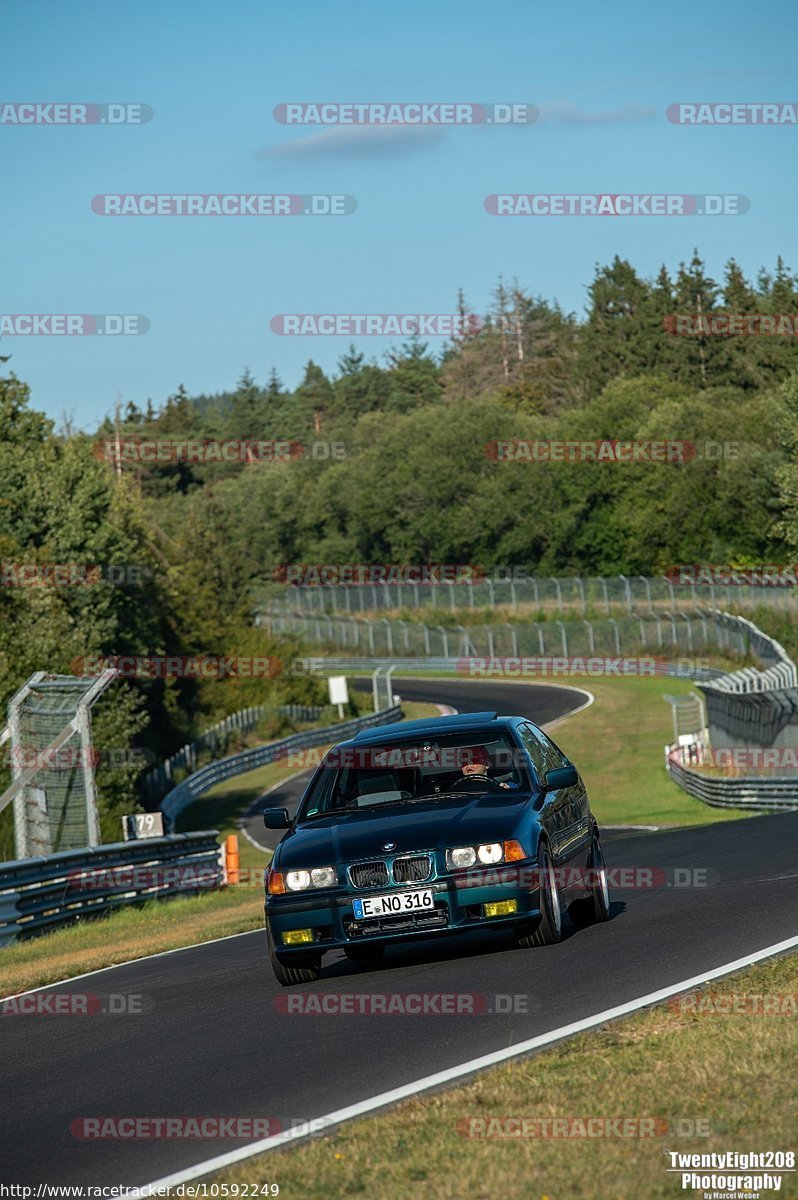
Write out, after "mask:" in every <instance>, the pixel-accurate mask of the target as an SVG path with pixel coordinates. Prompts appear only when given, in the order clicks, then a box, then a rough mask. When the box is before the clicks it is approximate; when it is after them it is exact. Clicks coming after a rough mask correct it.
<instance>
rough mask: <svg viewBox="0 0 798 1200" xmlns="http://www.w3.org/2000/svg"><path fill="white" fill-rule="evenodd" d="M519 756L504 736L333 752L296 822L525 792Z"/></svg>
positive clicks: (525, 780)
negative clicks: (481, 795)
mask: <svg viewBox="0 0 798 1200" xmlns="http://www.w3.org/2000/svg"><path fill="white" fill-rule="evenodd" d="M530 786H531V783H530V780H529V775H528V773H527V770H526V767H525V766H524V764H523V761H522V755H521V754H520V752H519V751H518V750H517V748H516V747H515V746H514V745H513V743H512V742H511V741H510V740H509V738H508V737H507V735H506V734H505V733H504V732H499V731H497V730H495V729H494V730H491V731H487V730H486V731H485V732H484V733H475V732H474V731H473V730H472V731H470V732H468V733H458V734H454V733H453V734H449V735H448V736H447V735H443V736H438V737H434V738H429V739H424V740H419V739H416V740H413V741H405V742H392V743H390V744H386V745H376V744H371V745H364V746H348V747H341V748H338V749H333V750H331V751H330V753H329V754H328V755H327V757H326V758H325V760H324V761H323V762H322V764H321V769H320V770H319V773H318V774H317V775H316V776H315V778H314V779H313V781H312V783H311V786H310V788H309V790H308V792H307V794H306V795H305V797H304V800H303V802H302V805H301V807H300V810H299V812H298V814H297V817H298V820H300V821H305V820H310V819H313V818H315V817H323V816H329V815H330V814H332V813H336V812H341V813H343V812H359V811H369V812H372V811H374V810H375V809H377V808H382V807H387V806H393V807H395V808H397V809H399V808H401V807H407V808H409V807H410V806H412V805H413V804H416V803H419V802H420V801H422V800H431V801H435V800H442V799H444V798H447V799H454V798H455V797H459V798H460V799H461V801H462V803H464V804H465V803H468V802H469V801H470V800H471V799H473V797H474V796H478V795H480V794H484V793H490V794H496V795H501V794H504V793H506V792H510V793H512V792H514V791H519V790H522V789H527V790H528V789H529V788H530Z"/></svg>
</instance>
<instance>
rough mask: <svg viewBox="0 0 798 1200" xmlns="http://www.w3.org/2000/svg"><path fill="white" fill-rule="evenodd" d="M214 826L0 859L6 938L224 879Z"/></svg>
mask: <svg viewBox="0 0 798 1200" xmlns="http://www.w3.org/2000/svg"><path fill="white" fill-rule="evenodd" d="M217 836H218V834H217V832H216V830H206V831H203V832H201V833H178V834H172V835H171V836H169V837H163V838H143V839H142V840H141V841H139V842H114V843H111V844H109V845H107V846H95V847H93V848H90V849H85V850H66V851H64V852H63V853H61V854H47V855H45V856H43V857H40V858H23V859H19V860H18V861H16V862H5V863H0V946H5V945H8V944H9V943H10V942H13V941H16V940H17V939H18V938H24V937H31V936H33V935H34V934H36V933H38V932H39V931H40V930H42V929H47V928H50V927H51V926H55V925H64V924H67V923H69V922H72V921H77V920H82V919H84V918H88V917H94V916H97V915H98V914H101V913H106V912H110V911H112V910H113V909H116V908H121V907H123V906H124V905H127V904H140V903H141V902H142V901H143V900H154V899H169V898H171V897H172V896H180V895H185V894H186V893H190V892H194V893H196V892H197V891H200V890H207V889H209V888H218V887H221V886H222V885H223V883H224V867H223V865H222V861H221V858H220V848H219V845H218V842H217V840H216V839H217Z"/></svg>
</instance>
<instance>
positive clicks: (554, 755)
mask: <svg viewBox="0 0 798 1200" xmlns="http://www.w3.org/2000/svg"><path fill="white" fill-rule="evenodd" d="M520 732H521V741H522V742H523V745H524V749H525V750H527V751H528V753H529V755H530V757H531V759H532V762H533V763H534V764H535V771H536V772H537V775H538V778H539V780H540V782H541V783H542V782H543V776H544V775H545V774H546V772H547V771H555V770H556V769H557V768H558V767H567V766H568V765H569V763H568V759H567V758H566V757H565V755H564V754H563V752H562V750H560V749H558V747H557V746H555V745H554V742H553V741H552V740H551V738H548V737H546V735H545V733H544V732H543V730H542V729H535V728H534V727H533V726H532V725H522V726H521V731H520Z"/></svg>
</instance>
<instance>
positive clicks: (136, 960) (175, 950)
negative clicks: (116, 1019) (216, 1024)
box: [0, 929, 263, 1004]
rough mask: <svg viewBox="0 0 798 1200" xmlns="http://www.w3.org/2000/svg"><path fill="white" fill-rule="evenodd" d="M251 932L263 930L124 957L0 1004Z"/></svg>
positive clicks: (0, 1001)
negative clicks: (119, 960)
mask: <svg viewBox="0 0 798 1200" xmlns="http://www.w3.org/2000/svg"><path fill="white" fill-rule="evenodd" d="M253 933H263V930H262V929H245V930H244V931H243V932H242V933H226V934H225V935H224V937H218V938H208V939H207V941H205V942H191V944H190V945H188V946H173V947H172V949H171V950H156V952H155V954H142V955H141V956H140V957H139V958H125V959H123V960H122V962H118V963H109V964H108V966H107V967H95V968H94V970H93V971H84V972H83V974H82V975H69V976H68V977H67V978H66V979H57V980H55V981H54V982H53V983H43V984H41V985H40V986H39V987H33V988H27V989H26V990H25V991H24V992H15V993H14V994H13V995H11V996H0V1004H3V1003H4V1002H5V1001H6V1000H16V999H17V997H18V996H30V995H32V994H33V992H46V991H47V989H48V988H54V987H61V986H62V985H63V984H65V983H76V982H77V980H78V979H88V978H89V976H90V975H100V974H101V973H102V972H103V971H115V970H116V968H117V967H129V966H131V965H132V964H133V963H141V962H149V961H150V960H151V959H153V958H163V957H164V956H165V955H167V954H182V952H183V951H184V950H196V949H197V947H198V946H213V945H215V944H216V942H229V941H231V940H232V939H233V938H238V937H249V936H250V935H251V934H253Z"/></svg>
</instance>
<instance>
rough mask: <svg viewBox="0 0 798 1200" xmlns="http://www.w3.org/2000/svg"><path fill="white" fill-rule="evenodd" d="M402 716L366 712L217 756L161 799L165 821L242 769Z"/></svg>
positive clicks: (395, 709)
mask: <svg viewBox="0 0 798 1200" xmlns="http://www.w3.org/2000/svg"><path fill="white" fill-rule="evenodd" d="M401 716H402V709H401V707H400V705H398V704H396V705H394V706H393V707H391V708H385V709H382V710H381V711H380V712H375V713H369V714H368V715H367V716H365V717H353V718H352V719H351V720H349V721H339V722H338V723H337V724H335V725H323V726H321V728H320V729H308V730H306V731H304V732H303V733H294V734H292V735H291V736H290V737H287V738H281V739H280V740H279V741H277V742H269V743H268V745H265V746H253V748H252V749H251V750H242V751H241V752H240V753H239V754H231V755H230V756H229V757H228V758H220V759H219V760H218V761H216V762H212V763H208V765H207V766H206V767H200V769H199V770H198V771H195V772H194V774H193V775H189V777H188V779H184V780H183V782H182V783H179V784H178V785H177V787H176V788H173V789H172V791H171V792H170V793H169V795H168V796H165V797H164V799H163V800H162V801H161V804H160V809H161V812H162V813H163V814H164V820H165V822H167V823H168V824H169V827H170V828H174V821H175V818H176V817H177V816H178V814H179V813H181V812H182V811H183V809H184V808H188V806H189V804H193V803H194V801H195V800H198V799H199V798H200V796H202V795H203V794H204V793H205V792H207V791H208V790H209V789H210V788H212V787H213V786H214V785H215V784H217V783H221V782H222V781H223V780H225V779H231V778H232V777H233V776H234V775H242V774H243V773H244V772H245V771H254V770H255V768H256V767H263V766H265V765H266V764H267V763H270V762H275V761H276V760H277V759H279V758H285V756H286V755H287V754H288V753H289V751H291V750H310V749H312V747H314V746H326V745H327V744H328V743H330V742H337V741H341V740H343V739H344V738H347V737H350V736H351V735H353V734H355V733H357V732H358V731H359V730H361V729H370V728H371V727H372V726H374V725H388V724H391V723H392V722H393V721H399V720H400V719H401Z"/></svg>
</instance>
